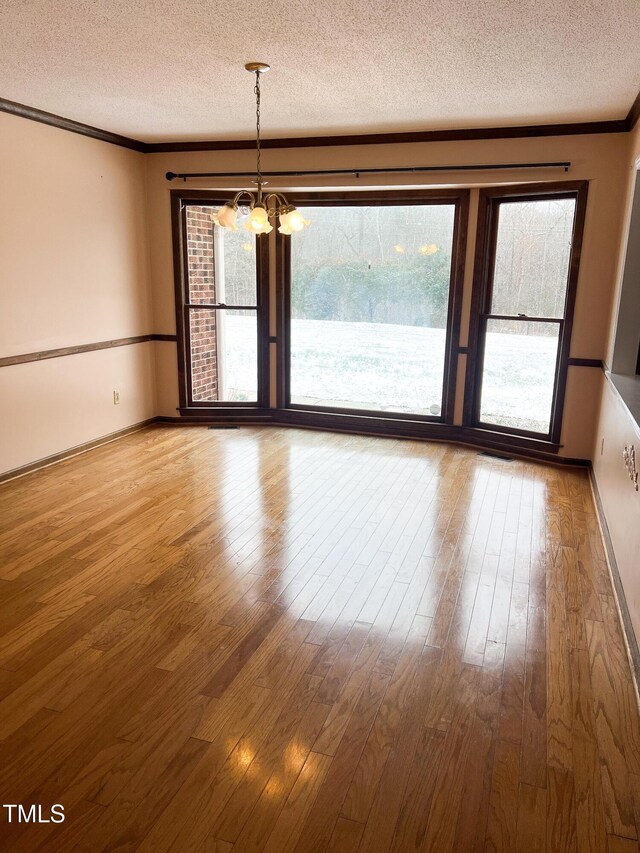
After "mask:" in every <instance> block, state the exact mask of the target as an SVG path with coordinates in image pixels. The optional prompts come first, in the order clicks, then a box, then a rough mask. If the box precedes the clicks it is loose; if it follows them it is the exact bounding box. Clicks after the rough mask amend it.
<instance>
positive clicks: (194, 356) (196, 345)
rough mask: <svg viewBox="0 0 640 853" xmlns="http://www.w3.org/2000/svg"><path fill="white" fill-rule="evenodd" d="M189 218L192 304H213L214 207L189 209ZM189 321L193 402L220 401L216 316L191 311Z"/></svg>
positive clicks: (188, 249)
mask: <svg viewBox="0 0 640 853" xmlns="http://www.w3.org/2000/svg"><path fill="white" fill-rule="evenodd" d="M186 216H187V258H188V268H189V301H190V302H193V303H203V304H204V303H213V302H215V301H216V286H215V270H214V263H213V228H214V224H213V222H212V221H211V207H204V206H203V207H198V206H195V205H189V206H188V207H187V211H186ZM189 318H190V338H191V395H192V398H193V400H194V401H200V402H202V401H211V400H217V399H218V367H217V359H216V312H215V311H211V310H205V309H203V310H197V309H189Z"/></svg>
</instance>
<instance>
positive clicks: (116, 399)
mask: <svg viewBox="0 0 640 853" xmlns="http://www.w3.org/2000/svg"><path fill="white" fill-rule="evenodd" d="M113 405H114V406H119V405H120V392H119V391H114V392H113Z"/></svg>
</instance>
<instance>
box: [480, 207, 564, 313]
mask: <svg viewBox="0 0 640 853" xmlns="http://www.w3.org/2000/svg"><path fill="white" fill-rule="evenodd" d="M574 211H575V199H572V198H570V199H548V200H545V201H518V202H502V203H501V204H500V205H499V214H498V217H499V218H498V239H497V244H496V261H495V273H494V279H493V297H492V302H491V313H492V314H508V315H516V314H526V315H528V316H529V317H563V316H564V303H565V296H566V292H567V277H568V273H569V256H570V254H571V238H572V233H573V217H574Z"/></svg>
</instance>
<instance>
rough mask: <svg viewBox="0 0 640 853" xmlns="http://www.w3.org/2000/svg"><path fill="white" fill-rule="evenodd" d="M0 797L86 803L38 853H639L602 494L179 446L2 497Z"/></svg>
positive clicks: (539, 477)
mask: <svg viewBox="0 0 640 853" xmlns="http://www.w3.org/2000/svg"><path fill="white" fill-rule="evenodd" d="M0 793H1V794H2V796H3V802H20V801H22V802H26V803H28V802H42V803H51V802H60V803H63V804H66V807H67V815H68V818H67V821H65V824H64V825H63V826H55V825H52V824H49V825H42V826H39V827H32V826H29V825H26V824H22V825H21V826H11V827H10V828H9V827H4V828H3V829H2V830H0V833H1V834H0V847H2V849H5V848H7V849H11V850H12V851H13V850H16V851H22V850H24V851H28V853H31V850H34V849H41V850H44V851H48V850H51V851H56V853H57V851H58V850H61V849H63V850H66V849H69V850H72V849H73V850H75V849H78V850H87V851H88V850H100V849H104V850H130V851H134V850H141V851H145V850H150V851H151V850H153V851H154V853H160V851H163V850H170V849H174V850H180V851H185V853H187V851H198V853H202V851H205V853H214V851H215V853H229V851H232V850H233V851H237V853H261V851H264V850H269V851H274V853H275V851H277V853H282V851H294V850H295V851H296V853H312V851H315V853H321V851H325V850H327V851H335V853H356V851H359V853H390V851H397V853H409V851H425V850H433V851H438V853H445V851H463V853H480V851H485V850H487V851H509V853H513V851H526V853H529V851H532V852H533V851H536V850H546V851H548V853H551V851H553V853H555V851H562V853H565V851H571V850H579V851H582V850H585V851H593V852H594V853H600V851H605V850H610V851H616V853H617V851H621V852H622V851H627V850H632V849H637V847H638V829H639V827H640V715H639V713H638V706H637V702H636V695H635V690H634V682H633V679H632V675H631V669H630V665H629V659H628V653H627V647H626V643H625V637H624V633H623V629H622V626H621V623H620V619H619V614H618V609H617V606H616V600H615V592H614V590H613V589H612V587H611V581H610V577H609V573H608V568H607V564H606V559H605V552H604V548H603V543H602V539H601V534H600V531H599V528H598V522H597V518H596V515H595V511H594V507H593V502H592V497H591V492H590V487H589V482H588V477H587V474H586V472H584V471H581V470H577V469H576V470H568V469H566V470H565V469H562V468H559V467H553V466H546V465H537V464H536V463H533V462H524V461H519V460H516V459H514V460H502V459H494V458H491V457H488V456H482V455H480V454H477V453H476V452H475V451H473V450H471V449H467V448H454V447H449V446H447V445H446V444H429V443H426V442H413V441H401V440H396V439H382V438H375V437H363V436H345V435H337V434H331V433H316V432H312V431H306V430H295V429H286V430H285V429H273V428H268V429H266V428H262V427H257V426H256V427H253V426H247V427H245V428H243V429H242V430H237V431H219V432H214V433H211V432H210V431H208V430H206V429H205V428H204V427H184V428H176V427H173V426H171V427H167V426H159V427H154V428H153V429H148V430H145V431H141V432H138V433H135V434H132V435H130V436H127V437H125V438H123V439H121V440H119V441H117V442H113V443H111V444H109V445H108V446H104V447H100V448H96V449H95V450H92V451H91V452H88V453H86V454H83V455H82V456H79V457H76V458H72V459H69V460H66V461H65V462H63V463H61V464H59V465H56V466H51V467H50V468H47V469H43V470H41V471H38V472H35V473H33V474H31V475H28V476H25V477H23V478H20V479H18V480H15V481H10V482H7V483H4V484H0ZM4 829H7V830H8V831H7V833H4ZM9 830H10V831H9ZM7 845H9V846H8V847H7Z"/></svg>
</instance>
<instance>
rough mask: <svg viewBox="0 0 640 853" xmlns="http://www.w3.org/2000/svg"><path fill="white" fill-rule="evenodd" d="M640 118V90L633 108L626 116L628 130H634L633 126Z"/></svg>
mask: <svg viewBox="0 0 640 853" xmlns="http://www.w3.org/2000/svg"><path fill="white" fill-rule="evenodd" d="M639 118H640V92H638V94H637V95H636V99H635V101H634V102H633V103H632V104H631V109H630V110H629V112H628V113H627V117H626V118H625V120H624V121H625V124H626V125H627V130H633V128H634V127H635V126H636V124H637V123H638V119H639Z"/></svg>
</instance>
